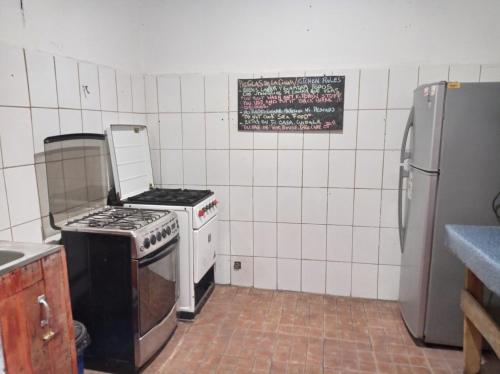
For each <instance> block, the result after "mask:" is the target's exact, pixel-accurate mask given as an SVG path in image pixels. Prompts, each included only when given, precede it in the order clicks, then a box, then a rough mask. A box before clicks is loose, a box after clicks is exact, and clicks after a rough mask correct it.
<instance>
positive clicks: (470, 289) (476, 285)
mask: <svg viewBox="0 0 500 374" xmlns="http://www.w3.org/2000/svg"><path fill="white" fill-rule="evenodd" d="M445 230H446V235H445V244H446V246H447V247H448V249H449V250H450V251H451V252H453V253H454V254H455V255H456V256H457V257H458V258H459V259H460V260H461V261H462V262H463V263H464V265H465V268H466V274H465V289H464V290H462V294H461V300H460V306H461V308H462V310H463V312H464V359H465V371H464V372H465V373H466V374H473V373H474V374H475V373H479V370H480V365H481V346H482V339H483V338H484V339H485V340H487V341H488V343H490V345H491V347H492V348H493V350H494V351H495V353H496V354H497V356H500V327H499V326H497V324H496V323H495V322H494V321H493V319H492V318H491V317H490V316H489V315H488V313H487V312H486V310H485V309H484V308H483V306H482V302H483V287H484V286H486V287H487V288H489V289H490V290H491V291H493V292H494V293H496V294H497V295H500V226H464V225H446V227H445Z"/></svg>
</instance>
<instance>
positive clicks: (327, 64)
mask: <svg viewBox="0 0 500 374" xmlns="http://www.w3.org/2000/svg"><path fill="white" fill-rule="evenodd" d="M145 6H146V4H145ZM145 14H146V16H145V20H146V22H145V24H144V30H145V36H144V41H145V43H146V45H147V49H146V50H145V54H144V66H145V71H146V72H159V73H169V72H174V73H181V72H221V71H243V72H244V71H269V70H271V71H279V70H304V69H323V68H331V67H335V68H338V67H366V66H395V65H407V64H412V65H420V64H439V63H445V64H450V63H462V64H463V63H496V62H498V61H500V48H498V41H499V40H500V23H499V22H498V15H499V14H500V2H498V1H497V0H480V1H469V0H441V1H435V0H404V1H403V0H376V1H375V0H357V1H352V0H335V1H331V0H309V1H304V0H300V1H299V0H295V1H290V0H273V1H266V0H254V1H246V0H206V1H195V0H169V1H164V0H152V1H148V3H147V9H146V10H145Z"/></svg>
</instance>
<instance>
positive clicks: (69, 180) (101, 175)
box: [44, 133, 113, 233]
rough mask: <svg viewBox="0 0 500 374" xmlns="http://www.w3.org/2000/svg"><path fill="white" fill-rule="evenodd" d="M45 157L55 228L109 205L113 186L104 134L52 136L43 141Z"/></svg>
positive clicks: (48, 190)
mask: <svg viewBox="0 0 500 374" xmlns="http://www.w3.org/2000/svg"><path fill="white" fill-rule="evenodd" d="M44 156H45V171H46V180H47V193H48V205H49V219H50V223H51V227H52V228H53V229H60V228H61V227H63V226H64V225H65V224H66V223H67V221H68V220H70V219H72V218H73V217H75V216H78V215H80V214H82V213H85V212H89V211H92V210H95V209H99V208H102V207H104V206H106V203H107V199H108V194H109V191H110V190H111V189H112V187H113V183H112V179H111V161H110V158H109V150H108V146H107V144H106V140H105V137H104V135H103V134H93V133H83V134H82V133H76V134H65V135H57V136H50V137H48V138H45V140H44ZM44 229H45V228H44ZM48 229H49V228H48V227H47V230H48ZM51 233H52V232H51Z"/></svg>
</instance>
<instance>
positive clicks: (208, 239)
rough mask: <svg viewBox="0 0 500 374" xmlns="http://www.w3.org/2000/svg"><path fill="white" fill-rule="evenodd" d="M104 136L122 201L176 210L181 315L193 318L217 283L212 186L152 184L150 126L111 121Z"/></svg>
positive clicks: (179, 309)
mask: <svg viewBox="0 0 500 374" xmlns="http://www.w3.org/2000/svg"><path fill="white" fill-rule="evenodd" d="M106 135H107V138H108V143H109V148H110V153H111V161H112V166H113V178H114V181H115V189H116V194H117V196H118V199H119V200H120V201H121V202H122V203H123V205H124V206H126V207H132V208H139V209H165V210H170V211H174V212H175V213H177V218H178V221H179V235H180V248H179V278H178V281H179V288H180V290H179V299H178V301H177V314H178V316H179V317H180V318H183V319H192V318H194V316H195V315H196V314H197V313H198V312H199V310H200V309H201V307H202V306H203V304H204V303H205V301H206V300H207V298H208V297H209V296H210V294H211V292H212V290H213V287H214V284H215V281H214V266H215V252H216V251H215V245H216V243H217V211H218V204H219V202H218V201H217V199H216V198H215V195H214V193H213V192H212V191H209V190H186V189H164V188H154V183H153V174H152V167H151V156H150V152H149V141H148V133H147V128H146V126H136V125H111V126H110V128H108V129H107V130H106Z"/></svg>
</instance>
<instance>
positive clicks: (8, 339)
mask: <svg viewBox="0 0 500 374" xmlns="http://www.w3.org/2000/svg"><path fill="white" fill-rule="evenodd" d="M0 333H1V339H2V345H3V351H4V358H5V368H6V370H7V373H9V374H10V373H16V374H19V373H36V374H38V373H54V374H59V373H64V374H66V373H76V372H77V369H76V350H75V343H74V340H75V339H74V330H73V318H72V315H71V305H70V299H69V287H68V276H67V270H66V259H65V254H64V250H63V249H62V247H61V250H60V251H58V252H55V253H53V254H51V255H48V256H47V257H44V258H42V259H40V260H37V261H34V262H32V263H30V264H28V265H26V266H23V267H21V268H18V269H16V270H14V271H12V272H10V273H7V274H4V275H1V276H0Z"/></svg>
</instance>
